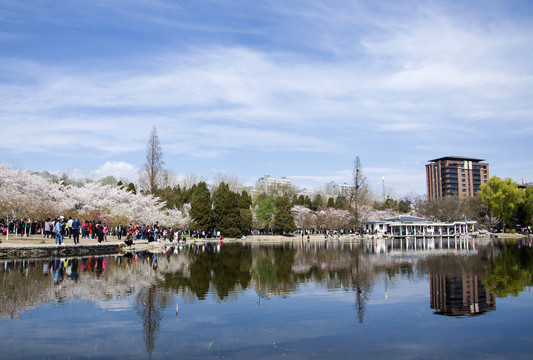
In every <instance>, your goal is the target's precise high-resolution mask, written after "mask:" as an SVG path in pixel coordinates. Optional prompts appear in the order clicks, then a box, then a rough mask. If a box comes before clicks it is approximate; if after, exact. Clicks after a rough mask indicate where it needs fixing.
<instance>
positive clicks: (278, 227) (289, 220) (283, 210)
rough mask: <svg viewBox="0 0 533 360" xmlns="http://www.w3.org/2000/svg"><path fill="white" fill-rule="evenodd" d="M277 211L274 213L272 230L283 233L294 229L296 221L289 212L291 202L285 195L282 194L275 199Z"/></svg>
mask: <svg viewBox="0 0 533 360" xmlns="http://www.w3.org/2000/svg"><path fill="white" fill-rule="evenodd" d="M276 208H277V210H278V211H277V212H276V214H275V215H274V224H273V228H272V230H273V231H274V232H275V233H278V234H283V233H290V232H293V231H295V230H296V229H297V228H296V223H295V222H294V216H293V215H292V213H291V202H290V200H289V198H288V197H287V196H282V197H280V198H278V199H277V201H276Z"/></svg>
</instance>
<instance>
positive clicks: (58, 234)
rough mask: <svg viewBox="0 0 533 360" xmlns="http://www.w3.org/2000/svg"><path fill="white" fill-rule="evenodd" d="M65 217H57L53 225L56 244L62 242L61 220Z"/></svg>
mask: <svg viewBox="0 0 533 360" xmlns="http://www.w3.org/2000/svg"><path fill="white" fill-rule="evenodd" d="M64 219H65V218H64V217H63V216H60V217H59V219H57V221H56V223H55V225H54V233H55V235H56V245H61V244H62V243H63V224H62V222H63V220H64Z"/></svg>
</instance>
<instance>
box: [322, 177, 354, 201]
mask: <svg viewBox="0 0 533 360" xmlns="http://www.w3.org/2000/svg"><path fill="white" fill-rule="evenodd" d="M354 188H355V186H354V185H350V184H346V183H344V184H337V183H336V182H335V181H331V182H329V183H327V184H326V195H328V196H331V197H337V196H342V197H344V198H347V199H348V198H349V197H350V195H351V193H352V191H353V189H354Z"/></svg>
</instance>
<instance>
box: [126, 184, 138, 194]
mask: <svg viewBox="0 0 533 360" xmlns="http://www.w3.org/2000/svg"><path fill="white" fill-rule="evenodd" d="M126 191H129V192H131V193H134V194H137V189H136V187H135V184H134V183H132V182H130V183H129V184H128V186H126Z"/></svg>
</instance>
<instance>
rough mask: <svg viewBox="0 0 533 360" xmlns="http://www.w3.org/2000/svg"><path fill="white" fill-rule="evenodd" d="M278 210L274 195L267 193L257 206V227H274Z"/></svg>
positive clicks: (269, 228)
mask: <svg viewBox="0 0 533 360" xmlns="http://www.w3.org/2000/svg"><path fill="white" fill-rule="evenodd" d="M276 212H277V208H276V200H275V198H274V196H272V195H267V196H265V197H263V199H262V200H261V201H259V202H258V204H257V206H256V208H255V217H256V221H257V223H256V227H257V228H258V229H268V230H271V229H272V221H273V219H274V215H275V214H276Z"/></svg>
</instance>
